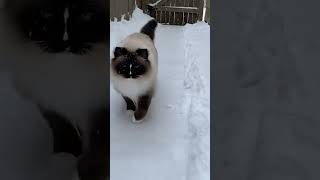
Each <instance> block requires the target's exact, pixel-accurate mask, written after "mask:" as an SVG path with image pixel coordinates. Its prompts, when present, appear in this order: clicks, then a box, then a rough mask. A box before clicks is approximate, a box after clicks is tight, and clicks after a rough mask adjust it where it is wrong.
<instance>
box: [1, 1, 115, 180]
mask: <svg viewBox="0 0 320 180" xmlns="http://www.w3.org/2000/svg"><path fill="white" fill-rule="evenodd" d="M108 19H109V8H108V1H106V0H6V1H5V3H4V8H3V9H2V10H1V12H0V27H1V28H0V56H1V58H0V59H1V61H2V62H0V64H3V65H6V66H8V68H9V69H10V71H11V72H12V76H13V79H14V84H15V88H16V89H17V91H18V92H19V93H20V94H22V95H23V96H25V97H27V98H28V99H30V100H31V101H33V102H34V103H36V104H37V105H39V107H40V108H39V110H40V111H41V112H42V114H43V116H44V117H45V118H46V119H47V120H48V122H49V124H50V126H51V127H52V129H53V134H54V138H55V140H54V142H55V143H56V144H55V151H56V152H60V151H65V152H70V153H72V154H74V155H75V156H79V155H80V154H81V155H80V157H79V164H78V171H79V175H80V178H81V179H103V178H105V176H106V174H109V172H108V171H109V168H108V167H107V166H108V158H109V153H108V151H109V147H107V146H108V143H107V141H108V140H109V137H107V134H108V133H107V131H109V127H108V125H109V122H108V119H107V118H108V117H109V115H108V113H109V99H108V92H109V87H108V85H107V83H106V82H108V80H109V78H108V76H109V68H108V62H107V61H106V57H107V52H108V46H107V41H108V37H109V34H108V24H109V21H108ZM3 61H6V62H3ZM102 136H103V137H102ZM79 139H80V140H79ZM79 144H80V145H79ZM79 146H80V147H79ZM79 148H81V149H79Z"/></svg>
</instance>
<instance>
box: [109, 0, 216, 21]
mask: <svg viewBox="0 0 320 180" xmlns="http://www.w3.org/2000/svg"><path fill="white" fill-rule="evenodd" d="M206 1H207V3H206V7H207V10H206V12H207V13H206V14H205V20H206V21H207V22H209V20H210V0H206ZM135 3H136V4H137V6H138V7H139V8H140V9H142V10H143V11H144V12H145V13H147V14H149V15H150V16H152V17H154V18H155V19H156V20H157V21H158V22H159V23H162V24H172V25H184V24H186V23H190V24H193V23H195V22H197V21H202V17H203V7H204V0H136V2H135V0H111V3H110V17H111V19H113V18H117V19H120V18H121V16H122V15H125V17H126V19H128V17H129V16H130V15H131V13H132V11H133V10H134V8H135Z"/></svg>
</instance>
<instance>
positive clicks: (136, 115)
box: [132, 109, 147, 123]
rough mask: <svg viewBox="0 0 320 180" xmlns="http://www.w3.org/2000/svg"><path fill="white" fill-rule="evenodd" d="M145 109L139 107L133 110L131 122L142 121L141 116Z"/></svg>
mask: <svg viewBox="0 0 320 180" xmlns="http://www.w3.org/2000/svg"><path fill="white" fill-rule="evenodd" d="M146 114H147V110H144V109H140V110H137V111H136V112H134V116H133V117H132V122H134V123H140V122H142V121H143V118H144V117H145V116H146Z"/></svg>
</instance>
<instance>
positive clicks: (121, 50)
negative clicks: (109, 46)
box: [114, 47, 128, 58]
mask: <svg viewBox="0 0 320 180" xmlns="http://www.w3.org/2000/svg"><path fill="white" fill-rule="evenodd" d="M126 54H128V51H127V49H126V48H123V47H116V48H115V49H114V57H115V58H117V57H119V56H123V55H126Z"/></svg>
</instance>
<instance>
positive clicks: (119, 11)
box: [110, 0, 135, 20]
mask: <svg viewBox="0 0 320 180" xmlns="http://www.w3.org/2000/svg"><path fill="white" fill-rule="evenodd" d="M134 8H135V0H111V1H110V18H111V20H113V19H114V18H117V19H118V20H120V19H121V17H122V16H123V15H124V16H125V18H126V19H128V18H129V17H130V15H131V14H132V11H133V10H134Z"/></svg>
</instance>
